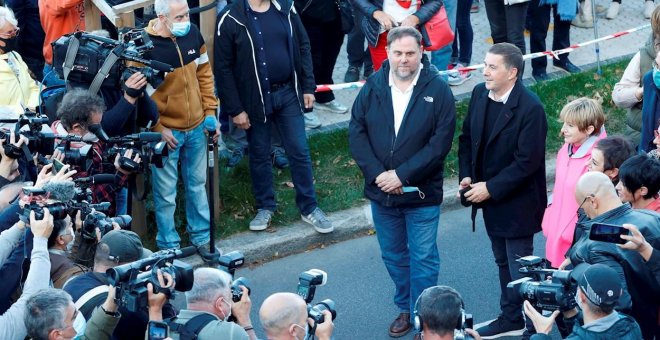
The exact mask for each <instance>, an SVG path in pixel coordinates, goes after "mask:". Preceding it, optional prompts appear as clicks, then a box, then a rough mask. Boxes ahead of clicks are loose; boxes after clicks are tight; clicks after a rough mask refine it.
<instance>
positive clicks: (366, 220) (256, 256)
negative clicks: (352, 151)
mask: <svg viewBox="0 0 660 340" xmlns="http://www.w3.org/2000/svg"><path fill="white" fill-rule="evenodd" d="M545 168H546V181H547V183H548V189H549V188H550V187H552V185H553V183H554V177H555V159H554V158H553V159H550V160H546V161H545ZM443 189H444V195H443V202H442V205H441V209H442V211H443V212H445V213H446V212H450V211H455V210H458V209H462V208H464V207H463V206H462V205H461V202H460V199H458V198H457V197H456V193H457V192H458V180H457V179H456V178H448V179H447V178H446V179H445V184H444V188H443ZM468 216H469V215H468V214H466V218H469V217H468ZM328 218H329V219H330V220H331V221H332V223H333V224H334V227H335V230H334V231H333V232H332V233H329V234H319V233H317V232H316V231H315V230H314V229H313V228H311V227H310V226H309V225H308V224H307V223H304V222H302V221H298V222H294V223H292V224H290V225H287V226H277V227H275V228H269V229H267V230H266V231H261V232H252V231H246V232H242V233H239V234H235V235H233V236H231V237H229V238H226V239H224V240H221V241H218V242H216V246H217V247H218V248H220V249H222V252H223V253H227V252H230V251H234V250H238V251H240V252H242V253H243V255H244V256H245V263H247V264H249V265H253V264H260V263H263V262H268V261H271V260H274V259H277V258H282V257H285V256H289V255H293V254H299V253H303V252H306V251H310V250H313V249H316V248H324V247H325V246H327V245H331V244H334V243H338V242H342V241H346V240H351V239H354V238H357V237H361V236H365V235H373V233H374V230H373V219H372V217H371V209H370V206H369V203H366V204H363V205H361V206H358V207H354V208H350V209H346V210H340V211H335V212H333V213H330V214H328ZM440 223H442V218H441V220H440ZM185 262H187V263H189V264H191V265H193V267H195V268H197V267H202V266H204V265H205V264H204V261H202V259H201V257H199V256H197V255H194V256H192V257H188V258H186V259H185Z"/></svg>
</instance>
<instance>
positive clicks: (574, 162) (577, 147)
mask: <svg viewBox="0 0 660 340" xmlns="http://www.w3.org/2000/svg"><path fill="white" fill-rule="evenodd" d="M559 119H560V120H561V121H562V122H564V125H563V126H562V128H561V136H562V137H563V138H564V145H563V146H562V148H561V149H560V150H559V153H558V154H557V163H556V169H555V187H554V189H553V193H552V196H551V197H550V198H549V199H548V207H547V208H546V209H545V215H544V216H543V235H544V236H545V237H546V243H545V256H546V258H547V259H548V260H549V261H550V264H551V265H552V266H553V267H555V268H557V267H559V266H560V265H561V263H562V262H563V261H564V255H565V254H566V251H567V250H568V248H570V246H571V243H572V242H573V231H574V230H575V222H576V221H577V214H576V212H577V210H578V204H577V203H576V202H575V185H576V183H577V181H578V179H579V178H580V176H581V175H582V174H584V173H585V172H587V163H588V161H589V158H590V157H591V150H592V149H593V146H594V144H595V143H596V142H597V141H598V140H599V139H601V138H604V137H606V136H607V135H606V133H605V127H604V126H603V124H604V123H605V114H604V113H603V108H602V107H601V105H600V103H599V102H597V101H595V100H593V99H591V98H586V97H583V98H578V99H576V100H574V101H572V102H570V103H568V104H566V106H564V108H563V109H562V110H561V113H560V114H559Z"/></svg>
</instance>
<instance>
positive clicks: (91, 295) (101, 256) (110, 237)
mask: <svg viewBox="0 0 660 340" xmlns="http://www.w3.org/2000/svg"><path fill="white" fill-rule="evenodd" d="M149 254H150V252H149V250H146V249H144V248H142V242H141V241H140V237H139V236H138V235H137V234H136V233H134V232H132V231H128V230H112V231H110V232H108V233H107V234H105V235H104V236H103V237H102V238H101V242H99V244H98V246H97V247H96V255H95V257H94V268H93V271H92V272H89V273H85V274H82V275H79V276H76V277H75V278H73V279H71V280H70V281H69V282H67V283H66V284H65V285H64V288H63V289H64V290H65V291H66V292H67V293H69V294H70V295H71V297H72V298H73V301H75V303H76V306H78V309H79V310H80V311H81V312H82V313H83V315H85V317H86V318H89V316H90V314H91V310H92V308H94V307H96V306H98V305H99V304H101V301H103V299H104V298H105V294H106V293H107V290H105V289H104V287H105V286H106V285H108V284H109V283H110V281H109V278H108V275H107V274H106V271H107V270H108V269H110V268H114V267H117V266H120V265H122V264H126V263H130V262H134V261H136V260H139V259H142V258H145V257H147V256H149ZM119 311H120V312H121V314H122V317H121V320H120V321H119V324H118V327H117V328H116V329H115V331H114V333H113V339H136V338H142V337H144V332H145V330H146V327H147V323H148V322H149V317H148V315H147V311H140V312H130V311H128V310H126V309H125V308H124V307H120V308H119ZM164 314H165V316H166V317H171V316H174V315H175V314H176V313H174V311H173V309H172V306H171V305H169V304H167V305H166V306H165V309H164Z"/></svg>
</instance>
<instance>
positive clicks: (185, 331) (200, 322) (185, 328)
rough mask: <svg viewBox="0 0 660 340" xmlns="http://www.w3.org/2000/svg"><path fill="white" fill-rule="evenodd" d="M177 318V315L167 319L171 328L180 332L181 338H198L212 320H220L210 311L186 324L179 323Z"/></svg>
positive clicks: (184, 339)
mask: <svg viewBox="0 0 660 340" xmlns="http://www.w3.org/2000/svg"><path fill="white" fill-rule="evenodd" d="M176 320H177V318H176V317H174V318H171V319H168V320H165V322H166V323H167V325H168V326H169V327H170V330H172V331H174V332H175V333H178V334H179V339H181V340H196V339H197V337H198V336H199V333H200V332H201V331H202V329H204V327H206V325H208V324H209V323H210V322H211V321H216V320H218V318H217V317H215V316H213V315H211V314H208V313H202V314H200V315H196V316H195V317H193V318H192V319H190V320H188V322H186V323H184V324H180V323H177V322H176Z"/></svg>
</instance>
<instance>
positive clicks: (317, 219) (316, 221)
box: [300, 207, 335, 234]
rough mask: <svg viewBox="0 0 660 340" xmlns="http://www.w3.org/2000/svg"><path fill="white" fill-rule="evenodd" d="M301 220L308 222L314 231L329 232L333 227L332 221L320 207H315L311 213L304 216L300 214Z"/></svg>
mask: <svg viewBox="0 0 660 340" xmlns="http://www.w3.org/2000/svg"><path fill="white" fill-rule="evenodd" d="M300 217H302V220H303V221H305V222H307V223H309V224H310V225H311V226H312V227H314V229H315V230H316V231H318V232H319V233H321V234H327V233H331V232H332V231H333V230H335V228H334V227H333V226H332V222H330V220H329V219H328V217H327V216H325V213H324V212H323V210H321V208H319V207H316V209H314V211H312V213H311V214H309V215H307V216H304V215H300Z"/></svg>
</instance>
